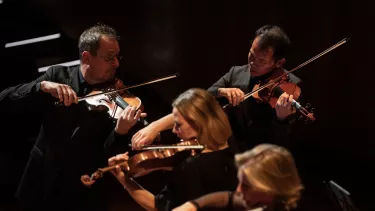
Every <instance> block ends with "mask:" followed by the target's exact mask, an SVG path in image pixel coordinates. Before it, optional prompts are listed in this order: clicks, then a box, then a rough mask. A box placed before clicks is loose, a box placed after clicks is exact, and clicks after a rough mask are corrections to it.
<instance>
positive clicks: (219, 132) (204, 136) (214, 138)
mask: <svg viewBox="0 0 375 211" xmlns="http://www.w3.org/2000/svg"><path fill="white" fill-rule="evenodd" d="M172 106H173V107H174V108H176V109H177V110H178V112H180V114H181V115H182V116H183V117H184V119H185V120H186V121H187V122H188V123H189V125H190V126H191V127H192V128H193V129H194V130H196V131H197V133H198V137H197V140H198V141H199V142H200V143H201V144H203V145H205V146H206V147H207V148H208V149H210V150H218V149H220V148H221V147H224V146H226V145H227V140H228V138H229V136H230V135H231V134H232V130H231V127H230V124H229V120H228V118H227V116H226V114H225V112H224V110H223V109H222V107H221V106H220V105H219V103H218V102H217V101H216V98H215V97H214V96H213V95H212V94H211V93H209V92H207V91H206V90H204V89H200V88H191V89H189V90H187V91H185V92H184V93H182V94H181V95H180V96H179V97H178V98H177V99H176V100H174V102H173V103H172Z"/></svg>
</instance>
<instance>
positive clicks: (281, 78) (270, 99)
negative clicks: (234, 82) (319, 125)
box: [245, 68, 315, 121]
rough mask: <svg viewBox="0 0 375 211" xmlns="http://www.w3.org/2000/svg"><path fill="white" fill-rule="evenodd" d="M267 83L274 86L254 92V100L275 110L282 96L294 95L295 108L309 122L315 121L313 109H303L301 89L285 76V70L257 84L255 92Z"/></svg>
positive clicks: (277, 71) (278, 71) (309, 107)
mask: <svg viewBox="0 0 375 211" xmlns="http://www.w3.org/2000/svg"><path fill="white" fill-rule="evenodd" d="M275 79H277V81H274V80H275ZM267 83H269V84H272V85H271V86H269V87H265V88H263V89H261V90H259V91H257V92H254V94H253V95H252V96H253V97H254V99H256V100H257V101H258V102H262V103H268V104H270V106H271V107H272V108H275V107H276V103H277V100H278V98H279V97H280V95H282V94H283V93H284V92H286V93H288V94H289V95H293V102H292V106H293V108H295V109H297V110H298V111H299V112H300V113H301V114H302V115H303V116H304V117H306V119H307V120H310V121H315V117H314V114H313V108H311V106H310V105H309V104H307V105H306V107H302V106H301V105H300V104H299V102H298V101H297V100H298V98H299V96H300V95H301V88H300V87H299V86H298V85H297V84H296V83H294V82H292V81H291V80H290V78H289V76H288V75H285V74H284V69H283V68H278V69H276V70H274V71H273V73H272V74H271V75H270V77H269V78H268V79H267V80H265V81H264V82H262V83H259V84H256V85H255V86H254V88H253V90H258V89H259V87H261V86H262V85H264V84H267ZM245 97H246V96H245ZM309 110H311V111H309Z"/></svg>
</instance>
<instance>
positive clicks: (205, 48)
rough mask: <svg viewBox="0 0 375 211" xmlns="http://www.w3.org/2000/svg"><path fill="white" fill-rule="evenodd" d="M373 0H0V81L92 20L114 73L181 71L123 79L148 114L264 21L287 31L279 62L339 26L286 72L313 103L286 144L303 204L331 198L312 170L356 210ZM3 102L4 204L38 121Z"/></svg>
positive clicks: (42, 62) (366, 148) (244, 49)
mask: <svg viewBox="0 0 375 211" xmlns="http://www.w3.org/2000/svg"><path fill="white" fill-rule="evenodd" d="M374 4H375V3H372V2H370V1H368V2H366V1H354V0H352V1H345V0H344V1H343V0H332V1H329V0H315V1H280V0H279V1H276V0H269V1H244V0H242V1H193V0H191V1H172V0H159V1H147V0H138V1H114V0H107V1H100V2H99V1H98V2H94V1H89V0H74V1H73V0H64V1H63V0H55V1H47V0H46V1H42V0H33V1H32V0H29V1H21V0H20V1H17V0H14V1H3V3H2V4H0V16H1V19H0V21H1V24H0V27H1V28H0V55H1V57H0V64H1V65H0V68H1V77H0V88H1V90H3V89H4V88H6V87H8V86H13V85H16V84H19V83H22V82H28V81H31V80H33V79H35V78H36V77H38V76H39V75H40V74H41V73H38V71H37V69H38V67H43V66H47V65H53V64H57V63H63V62H67V61H72V60H77V59H78V49H77V43H78V37H79V35H80V33H81V32H82V31H83V30H84V29H86V28H88V27H90V26H92V25H94V24H95V23H97V22H103V23H106V24H109V25H111V26H113V27H114V28H116V29H117V30H118V32H119V34H120V35H121V36H122V40H121V43H120V47H121V52H122V53H121V54H122V55H123V60H122V61H121V67H120V69H119V75H120V77H121V79H122V80H123V81H124V82H125V84H127V85H133V84H137V83H140V82H144V81H147V80H151V79H154V78H159V77H163V76H166V75H169V74H172V73H176V72H179V73H180V74H181V75H180V76H179V77H178V78H176V79H171V80H168V81H164V82H160V83H157V84H152V85H147V86H144V87H139V88H135V89H133V90H131V91H132V93H133V94H135V95H136V96H138V97H140V98H141V100H142V102H143V104H144V106H145V111H146V112H147V113H148V119H149V120H150V121H153V120H156V119H158V118H160V117H162V116H164V115H165V114H167V113H169V112H170V111H171V106H170V104H171V102H172V100H173V99H174V98H175V97H177V95H178V94H179V93H181V92H183V91H185V90H186V89H188V88H191V87H201V88H204V89H206V88H208V87H209V86H210V85H212V84H213V83H214V82H216V80H218V79H219V78H220V77H221V76H222V75H224V74H225V73H226V72H227V71H228V70H229V68H230V67H231V66H232V65H243V64H246V63H247V53H248V50H249V48H250V45H251V39H252V38H253V33H254V32H255V31H256V29H258V28H259V27H261V26H263V25H265V24H277V25H279V26H281V27H282V28H284V30H285V31H286V32H287V34H288V35H289V37H290V39H291V41H292V46H291V52H290V55H289V57H288V58H287V63H286V65H285V67H286V68H287V69H292V68H294V67H296V66H297V65H299V64H301V63H302V62H304V61H306V60H308V59H310V58H311V57H313V56H315V55H316V54H318V53H320V52H321V51H323V50H325V49H326V48H328V47H330V46H331V45H333V44H335V43H336V42H338V41H340V40H342V39H343V38H345V37H350V38H351V39H350V41H349V42H348V43H346V44H344V45H343V46H341V47H339V48H337V49H336V50H334V51H332V52H330V53H329V54H327V55H325V56H323V57H321V58H320V59H318V60H316V61H314V62H313V63H311V64H309V65H307V66H306V67H303V68H301V69H300V70H297V72H295V74H296V75H297V76H299V77H300V78H301V79H302V81H303V82H302V84H301V87H302V90H303V91H302V92H303V95H304V99H305V101H306V102H310V103H311V104H312V105H313V106H314V107H315V109H316V113H315V115H316V118H317V121H316V122H314V123H309V124H307V125H304V124H302V123H300V124H297V125H296V127H295V128H294V132H293V142H292V146H291V150H292V152H293V154H294V155H295V157H296V161H297V165H298V168H299V170H300V172H301V175H302V178H303V180H304V182H305V185H306V197H305V198H304V204H305V205H304V206H306V207H308V208H311V210H331V208H329V207H330V206H331V205H330V202H329V198H328V195H326V192H325V189H324V186H323V183H322V182H323V181H325V180H334V181H336V182H337V183H338V184H340V185H341V186H342V187H344V188H345V189H347V190H348V191H349V192H350V193H351V195H352V199H353V201H354V203H355V204H356V205H357V207H358V208H359V210H373V209H371V207H372V201H371V200H372V198H373V196H374V192H373V190H374V189H373V187H374V185H373V178H374V177H373V173H371V172H370V171H371V170H374V168H373V166H374V164H373V162H374V161H375V155H374V154H375V153H373V149H374V146H375V145H374V138H373V135H374V134H373V133H374V129H375V128H374V127H373V125H374V123H373V122H374V117H375V116H374V112H373V110H372V108H373V107H374V106H373V104H374V100H373V98H372V97H371V96H372V93H371V90H374V89H373V88H372V85H373V84H374V83H373V77H374V72H373V71H374V70H373V61H374V58H373V55H374V54H373V50H372V49H373V48H374V47H375V45H374V42H373V37H374V13H373V11H372V8H374ZM54 33H61V35H62V37H61V38H60V39H57V40H52V41H46V42H42V43H35V44H30V45H25V46H19V47H14V48H4V46H5V43H8V42H13V41H19V40H24V39H29V38H34V37H39V36H45V35H50V34H54ZM25 106H26V107H27V105H25ZM30 110H32V108H30ZM5 113H6V114H7V115H4V116H3V117H1V120H2V125H3V126H1V129H0V132H1V135H0V137H1V142H2V143H1V145H0V146H1V148H0V152H1V154H0V158H1V160H0V163H1V166H0V181H1V187H0V191H1V195H2V196H3V197H2V198H0V201H2V202H4V203H1V205H0V208H1V206H2V207H3V209H4V210H12V209H15V208H12V207H14V205H16V201H15V200H14V199H13V193H14V191H15V188H16V187H17V183H18V180H19V179H20V176H21V174H22V170H23V167H24V165H25V164H26V161H27V158H28V154H29V149H30V147H31V145H32V143H33V141H34V138H35V135H36V134H37V132H38V129H39V124H38V123H35V122H34V119H33V117H32V115H31V116H30V117H29V116H25V115H19V114H17V113H15V114H9V113H7V112H6V111H2V114H5ZM165 137H169V134H166V135H165ZM154 178H155V177H154ZM150 180H152V179H150ZM145 183H146V186H147V181H146V182H145ZM161 183H162V182H161ZM155 190H157V188H156V189H155ZM117 191H118V192H119V193H120V196H119V195H115V194H114V197H116V198H114V200H113V201H114V202H113V203H114V204H116V203H117V202H118V203H119V204H121V203H124V204H126V203H127V202H126V203H125V202H124V200H122V198H121V197H122V196H121V194H123V195H125V194H124V193H123V192H124V191H123V190H117ZM114 192H116V190H115V191H114ZM124 197H127V196H124ZM125 201H126V200H125ZM128 201H129V203H131V200H128ZM113 206H114V207H116V205H113ZM125 206H126V205H125ZM117 207H120V206H117ZM122 208H124V207H122ZM129 210H131V209H129Z"/></svg>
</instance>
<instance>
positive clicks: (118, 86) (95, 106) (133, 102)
mask: <svg viewBox="0 0 375 211" xmlns="http://www.w3.org/2000/svg"><path fill="white" fill-rule="evenodd" d="M178 76H179V73H176V74H172V75H169V76H166V77H163V78H158V79H154V80H151V81H147V82H144V83H141V84H137V85H133V86H125V85H124V84H123V83H122V81H121V80H120V79H118V78H116V79H114V80H113V82H112V83H110V84H108V85H107V87H106V88H104V89H94V90H93V91H92V92H90V93H89V94H87V95H86V96H84V97H80V98H78V102H81V101H85V102H86V104H87V106H88V108H89V109H90V110H98V111H101V110H107V112H108V114H109V115H110V117H111V118H113V119H114V120H117V119H118V118H119V117H120V116H121V113H122V111H123V110H124V109H125V108H126V107H128V106H129V105H130V106H133V107H136V110H137V111H138V110H141V111H143V109H144V106H143V104H142V101H141V99H139V98H138V97H136V96H134V95H133V94H131V93H130V92H129V89H131V88H135V87H139V86H143V85H147V84H152V83H156V82H160V81H164V80H168V79H172V78H175V77H178ZM55 104H56V105H59V106H61V105H63V102H56V103H55ZM139 121H141V122H142V124H143V125H144V126H147V125H148V122H147V121H146V120H145V119H143V118H141V119H140V120H139Z"/></svg>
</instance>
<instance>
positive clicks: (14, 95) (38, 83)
mask: <svg viewBox="0 0 375 211" xmlns="http://www.w3.org/2000/svg"><path fill="white" fill-rule="evenodd" d="M55 68H56V69H57V70H56V71H55ZM58 71H63V70H62V69H61V67H50V68H49V69H48V70H47V71H46V73H44V74H43V75H42V76H40V77H39V78H37V79H36V80H34V81H32V82H30V83H24V84H20V85H17V86H14V87H10V88H7V89H5V90H4V91H2V92H1V93H0V102H1V103H2V106H10V107H13V106H21V107H22V106H23V107H29V108H30V107H34V108H38V107H40V106H41V104H40V103H41V102H45V101H46V100H47V99H48V98H49V99H53V98H50V97H51V96H53V97H55V98H58V99H60V101H63V102H64V104H65V106H69V105H70V104H72V103H78V97H77V95H76V93H75V92H74V91H73V89H72V88H71V87H70V86H69V85H66V84H60V83H56V82H53V81H54V76H55V78H56V77H57V74H56V73H57V72H58ZM25 105H27V106H25Z"/></svg>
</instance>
